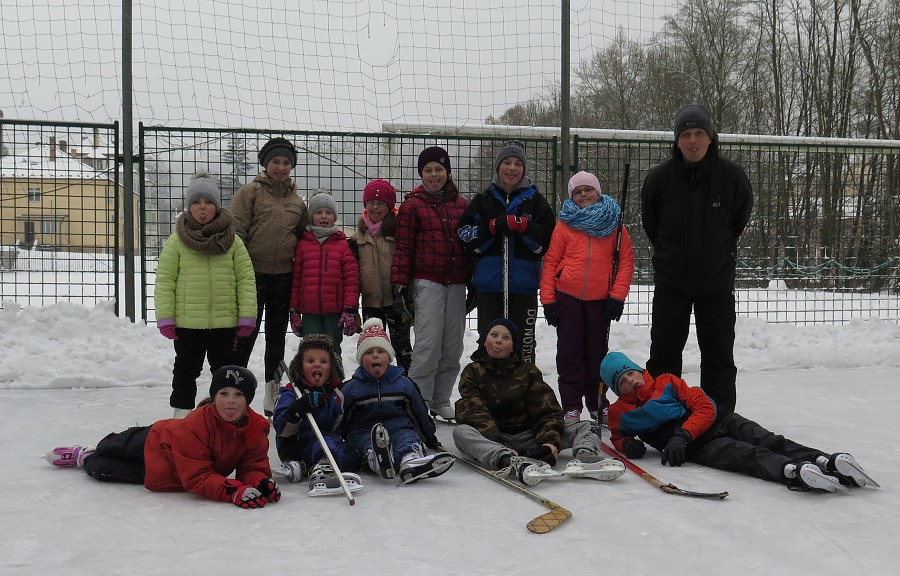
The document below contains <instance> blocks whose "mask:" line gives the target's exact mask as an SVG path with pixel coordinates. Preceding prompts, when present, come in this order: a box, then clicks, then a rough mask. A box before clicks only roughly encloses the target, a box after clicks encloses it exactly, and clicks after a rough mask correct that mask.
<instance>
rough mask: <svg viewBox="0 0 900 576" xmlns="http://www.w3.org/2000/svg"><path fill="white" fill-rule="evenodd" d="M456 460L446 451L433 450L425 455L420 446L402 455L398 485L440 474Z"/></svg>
mask: <svg viewBox="0 0 900 576" xmlns="http://www.w3.org/2000/svg"><path fill="white" fill-rule="evenodd" d="M455 461H456V459H455V458H453V456H452V455H451V454H448V453H447V452H435V453H434V454H429V455H427V456H425V455H424V454H423V453H422V449H421V447H417V448H416V450H414V451H413V452H411V453H410V454H408V455H407V457H404V459H403V462H402V463H401V464H400V478H399V479H400V485H403V484H411V483H413V482H416V481H418V480H424V479H426V478H434V477H436V476H440V475H441V474H443V473H444V472H446V471H447V470H449V469H450V467H451V466H453V463H454V462H455Z"/></svg>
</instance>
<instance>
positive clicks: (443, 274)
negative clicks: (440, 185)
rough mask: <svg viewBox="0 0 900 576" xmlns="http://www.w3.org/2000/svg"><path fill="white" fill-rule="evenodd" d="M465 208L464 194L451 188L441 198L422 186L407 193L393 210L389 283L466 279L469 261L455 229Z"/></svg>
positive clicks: (469, 267) (401, 284) (452, 282)
mask: <svg viewBox="0 0 900 576" xmlns="http://www.w3.org/2000/svg"><path fill="white" fill-rule="evenodd" d="M465 210H466V200H465V198H463V197H461V196H460V195H459V193H458V192H455V191H454V192H447V193H446V197H445V198H444V201H443V202H441V201H439V200H438V199H437V198H435V197H434V196H432V195H430V194H428V193H427V192H425V187H424V186H418V187H416V188H415V189H414V190H413V191H412V192H410V193H409V194H407V195H406V199H405V200H403V203H402V204H400V209H399V211H398V214H397V218H398V220H399V223H398V224H397V240H396V243H395V247H394V262H393V265H392V266H391V284H394V285H400V286H409V285H410V284H411V283H412V281H413V280H415V279H416V278H421V279H423V280H430V281H432V282H436V283H438V284H443V285H444V286H448V285H450V284H465V283H466V282H468V280H469V275H470V274H471V270H472V263H471V260H470V258H469V254H468V252H466V249H465V246H463V243H462V240H460V239H459V233H458V232H457V230H458V229H459V219H460V218H461V217H462V215H463V212H465Z"/></svg>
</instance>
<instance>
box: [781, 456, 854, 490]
mask: <svg viewBox="0 0 900 576" xmlns="http://www.w3.org/2000/svg"><path fill="white" fill-rule="evenodd" d="M785 477H787V478H788V480H789V481H790V483H789V484H788V488H790V489H791V490H798V491H805V490H824V491H826V492H835V491H837V490H844V491H846V490H847V488H845V487H844V486H842V485H841V482H840V480H838V479H837V478H835V477H834V476H830V475H828V474H826V473H824V472H822V469H821V468H819V467H818V466H816V465H815V464H813V463H812V462H798V463H796V464H794V465H793V468H792V469H791V470H785Z"/></svg>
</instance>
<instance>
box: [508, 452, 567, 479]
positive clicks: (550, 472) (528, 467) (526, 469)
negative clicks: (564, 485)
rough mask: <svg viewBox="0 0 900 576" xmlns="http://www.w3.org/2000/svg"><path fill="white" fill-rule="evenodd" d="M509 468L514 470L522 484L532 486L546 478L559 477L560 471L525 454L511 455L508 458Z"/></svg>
mask: <svg viewBox="0 0 900 576" xmlns="http://www.w3.org/2000/svg"><path fill="white" fill-rule="evenodd" d="M509 470H510V471H512V472H515V474H516V478H518V479H519V481H521V482H522V483H523V484H527V485H528V486H534V485H536V484H539V483H540V482H541V481H543V480H545V479H546V478H559V477H560V476H562V474H561V473H560V472H557V471H556V470H554V469H553V467H552V466H550V465H549V464H547V463H546V462H542V461H540V460H532V459H531V458H526V457H525V456H513V457H512V458H510V459H509Z"/></svg>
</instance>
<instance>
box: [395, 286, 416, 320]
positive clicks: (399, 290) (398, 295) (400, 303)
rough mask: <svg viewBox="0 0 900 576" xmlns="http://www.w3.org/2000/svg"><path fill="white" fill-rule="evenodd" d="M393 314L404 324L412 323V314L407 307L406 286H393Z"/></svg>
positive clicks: (407, 292)
mask: <svg viewBox="0 0 900 576" xmlns="http://www.w3.org/2000/svg"><path fill="white" fill-rule="evenodd" d="M394 312H395V313H396V314H397V316H399V318H400V322H402V323H404V324H408V323H410V322H412V321H413V318H414V316H413V312H412V310H411V309H410V307H409V288H407V287H406V286H399V285H394Z"/></svg>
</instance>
